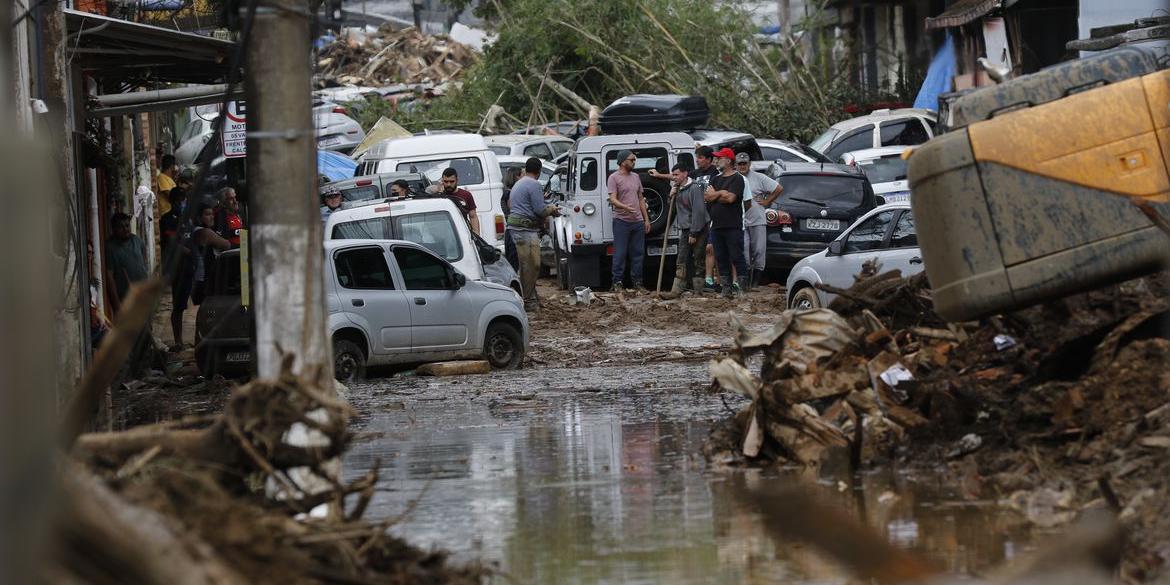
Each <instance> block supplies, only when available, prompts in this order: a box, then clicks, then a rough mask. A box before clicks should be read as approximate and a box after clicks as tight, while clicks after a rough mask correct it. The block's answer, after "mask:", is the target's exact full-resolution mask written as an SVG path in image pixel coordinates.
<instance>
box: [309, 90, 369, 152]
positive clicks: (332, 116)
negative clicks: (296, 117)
mask: <svg viewBox="0 0 1170 585" xmlns="http://www.w3.org/2000/svg"><path fill="white" fill-rule="evenodd" d="M313 127H314V128H316V131H317V148H320V149H322V150H337V151H341V152H349V151H351V150H353V149H354V148H355V147H357V145H359V144H361V142H362V141H363V140H365V139H366V132H365V130H362V125H361V124H358V123H357V120H354V119H353V118H351V117H349V111H348V110H346V109H345V107H344V106H341V105H339V104H335V103H333V102H327V101H319V100H314V101H313Z"/></svg>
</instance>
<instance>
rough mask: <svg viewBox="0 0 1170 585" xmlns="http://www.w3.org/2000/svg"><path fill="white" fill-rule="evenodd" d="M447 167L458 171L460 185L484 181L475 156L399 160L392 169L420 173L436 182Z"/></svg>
mask: <svg viewBox="0 0 1170 585" xmlns="http://www.w3.org/2000/svg"><path fill="white" fill-rule="evenodd" d="M448 168H452V169H455V172H457V173H459V184H460V185H479V184H481V183H483V182H484V178H483V166H481V165H480V164H479V159H478V158H475V157H466V158H445V159H441V160H419V161H412V162H401V163H398V167H397V168H396V169H394V170H396V171H398V172H400V173H422V174H424V175H426V177H427V179H429V180H430V181H431V182H432V183H438V182H439V179H441V178H442V176H443V171H445V170H447V169H448Z"/></svg>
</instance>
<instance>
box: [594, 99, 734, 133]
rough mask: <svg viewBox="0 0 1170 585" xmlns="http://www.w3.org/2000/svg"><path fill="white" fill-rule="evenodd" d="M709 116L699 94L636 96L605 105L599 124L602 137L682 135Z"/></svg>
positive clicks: (705, 121) (704, 122)
mask: <svg viewBox="0 0 1170 585" xmlns="http://www.w3.org/2000/svg"><path fill="white" fill-rule="evenodd" d="M710 113H711V112H710V110H709V109H708V108H707V98H705V97H703V96H701V95H672V94H667V95H649V94H637V95H630V96H626V97H623V98H619V99H617V100H616V101H614V102H613V103H612V104H609V106H607V107H606V108H605V109H604V110H602V111H601V119H600V120H599V122H600V123H601V131H602V132H603V133H605V134H638V133H644V132H686V131H688V130H694V129H695V128H701V127H703V126H706V124H707V118H708V117H709V116H710Z"/></svg>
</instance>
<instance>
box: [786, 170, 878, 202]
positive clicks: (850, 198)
mask: <svg viewBox="0 0 1170 585" xmlns="http://www.w3.org/2000/svg"><path fill="white" fill-rule="evenodd" d="M779 183H780V184H781V185H783V186H784V191H783V192H782V193H781V195H780V202H781V203H783V202H784V201H785V200H788V199H792V200H797V201H815V202H818V203H823V204H825V205H827V206H830V207H848V208H853V207H857V206H859V205H861V203H862V202H863V201H864V199H865V181H863V180H861V179H860V178H859V177H856V176H854V177H850V176H845V175H782V176H781V177H780V178H779Z"/></svg>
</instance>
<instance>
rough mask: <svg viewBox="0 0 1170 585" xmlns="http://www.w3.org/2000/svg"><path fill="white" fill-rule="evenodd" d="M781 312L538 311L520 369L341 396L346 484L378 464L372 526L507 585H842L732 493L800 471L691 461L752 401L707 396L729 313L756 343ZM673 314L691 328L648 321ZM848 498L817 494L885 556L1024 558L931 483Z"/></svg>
mask: <svg viewBox="0 0 1170 585" xmlns="http://www.w3.org/2000/svg"><path fill="white" fill-rule="evenodd" d="M549 292H550V295H549V296H550V297H551V296H552V295H551V291H549ZM777 297H780V298H782V295H781V294H779V292H778V291H776V290H774V289H769V290H767V291H764V292H758V293H753V294H752V295H749V296H748V298H747V299H746V300H744V301H742V302H740V303H737V304H736V305H727V306H722V305H720V304H719V303H721V301H716V300H714V299H702V300H700V301H699V302H698V303H688V302H687V300H685V299H684V300H683V301H681V302H680V303H679V302H676V303H675V304H674V305H669V304H666V303H663V302H661V301H652V300H651V299H649V298H648V297H645V296H643V297H635V298H632V299H621V300H618V299H616V298H607V299H605V303H604V304H601V305H594V306H591V307H568V306H567V305H566V306H564V307H563V308H561V307H558V306H557V303H558V302H559V301H558V299H557V298H552V300H551V302H547V303H546V307H545V310H544V311H543V312H542V314H541V315H540V316H538V317H536V318H535V319H534V327H533V342H532V346H533V354H534V359H533V360H532V362H533V363H530V364H529V365H527V367H525V368H523V369H521V370H518V371H514V372H497V373H493V374H488V375H473V376H460V377H451V378H423V377H415V376H412V375H410V374H406V375H402V374H399V375H397V376H394V377H389V378H381V379H373V380H370V381H369V382H367V383H365V384H361V385H357V386H354V387H353V388H351V400H352V402H353V404H354V405H355V407H356V408H357V410H358V411H359V413H360V416H359V418H358V420H356V421H355V425H354V428H353V430H354V432H355V433H357V434H358V439H357V441H356V444H355V445H354V447H353V448H352V449H351V450H350V451H349V453H348V454H347V456H346V458H345V460H344V466H345V474H346V477H348V478H355V477H359V476H361V475H363V474H364V473H366V472H367V471H368V470H369V469H370V468H371V467H372V466H373V465H374V464H375V461H379V460H380V462H381V465H382V471H381V476H380V480H379V484H378V491H377V494H376V495H375V497H374V499H373V501H372V503H371V506H370V510H369V516H370V517H371V518H373V519H394V520H395V524H394V525H393V527H392V528H391V532H392V533H393V534H395V535H397V536H400V537H402V538H404V539H406V540H407V541H408V542H410V543H412V544H415V545H417V546H419V547H422V548H424V549H427V548H434V549H445V550H448V551H450V552H451V553H453V556H454V559H455V560H457V561H467V562H474V561H482V562H484V563H485V564H487V565H488V566H491V567H494V568H496V569H498V570H500V571H502V572H503V573H505V574H507V575H510V576H511V577H512V578H513V579H515V581H516V582H519V583H660V582H676V583H753V582H761V583H762V582H770V583H781V582H783V583H814V582H815V583H824V582H844V581H845V580H846V576H845V573H844V572H843V571H841V570H840V569H838V568H837V567H836V566H835V565H834V564H832V563H828V562H826V561H824V560H823V559H821V558H820V557H818V556H817V554H816V553H813V552H812V550H811V549H810V548H809V547H807V546H803V545H798V544H796V543H786V542H775V541H774V540H773V539H772V538H771V537H770V536H769V534H768V532H767V531H766V530H765V528H764V527H763V523H762V521H761V518H760V517H759V515H758V513H757V512H756V511H755V509H754V508H752V507H750V506H749V505H747V504H746V503H743V502H740V501H739V500H737V499H736V497H735V496H734V494H733V493H732V490H731V486H732V485H734V484H736V483H739V482H747V483H748V484H750V485H752V486H753V487H763V488H765V489H771V488H772V487H775V488H780V487H784V486H787V485H792V484H793V483H795V482H798V481H801V479H800V478H798V477H797V476H796V472H795V471H793V470H783V469H781V470H776V471H766V472H761V471H759V470H752V471H744V470H734V469H723V468H721V467H720V466H719V464H718V463H713V464H712V463H708V462H707V460H706V459H705V457H704V456H703V454H702V447H703V445H704V443H705V442H706V441H707V437H708V434H709V432H710V430H711V426H712V424H713V423H714V422H715V421H717V420H720V419H723V418H726V417H727V416H728V414H729V412H732V411H734V410H738V409H739V408H741V407H742V406H743V405H744V404H745V402H746V401H745V400H744V399H743V398H741V397H738V396H735V395H732V394H723V395H717V394H712V393H711V392H710V391H709V390H708V386H709V375H708V373H707V359H708V358H709V357H711V356H714V355H716V354H717V353H718V352H719V351H720V348H726V347H727V346H729V345H730V335H729V334H728V332H729V331H730V329H729V327H728V325H727V323H728V321H729V316H730V315H731V314H732V312H734V314H735V315H736V317H737V318H738V319H739V320H741V321H742V322H743V323H745V326H747V327H748V328H749V329H753V330H759V329H762V328H766V327H767V326H769V325H770V321H769V320H770V319H771V318H774V317H775V315H774V314H773V313H772V312H771V307H773V306H774V307H775V309H774V310H775V311H776V312H777V313H778V312H779V304H778V301H777ZM546 298H548V297H546ZM680 304H681V305H682V306H681V307H680V306H679V305H680ZM696 305H697V306H698V307H702V308H703V309H702V310H698V309H696V308H695V307H696ZM672 307H673V308H672ZM707 307H711V309H710V310H708V309H707ZM741 309H742V310H741ZM729 310H730V311H732V312H729ZM672 312H673V313H674V314H676V315H687V316H690V317H692V318H694V319H697V321H696V322H699V321H701V322H702V325H700V326H697V327H688V326H685V323H681V322H679V321H678V320H677V319H676V320H671V321H666V320H660V318H661V317H663V316H664V315H668V314H671V313H672ZM699 314H701V315H703V317H702V318H701V319H699V318H698V317H696V315H699ZM566 315H569V316H571V317H572V318H571V319H569V318H564V317H565V316H566ZM720 321H722V324H721V325H720V324H719V322H720ZM589 323H593V324H594V325H593V326H592V327H587V324H589ZM573 324H576V325H573ZM684 329H685V330H686V331H688V333H686V334H683V333H681V331H682V330H684ZM720 330H722V332H723V333H722V334H720V333H719V331H720ZM561 364H563V365H561ZM849 482H850V477H849V474H848V473H841V474H833V473H831V472H829V473H825V474H823V476H822V478H820V479H819V482H818V483H819V484H820V485H821V487H822V488H823V492H824V494H825V495H826V496H827V497H828V498H829V500H830V501H831V502H834V504H835V505H839V506H840V507H841V508H842V509H843V510H846V511H847V512H848V513H849V514H851V515H856V516H857V517H859V518H863V519H864V522H865V523H866V524H868V525H870V526H872V527H874V528H875V529H876V530H877V532H878V533H880V534H883V535H886V536H887V537H888V539H889V540H890V541H891V542H893V543H894V544H896V545H897V546H899V547H904V548H907V549H911V550H913V551H915V552H917V553H920V554H922V555H923V556H925V557H926V558H928V559H930V560H932V561H933V562H935V563H936V564H937V565H939V566H940V567H943V568H946V569H948V570H951V571H954V572H957V573H965V574H974V573H978V572H980V571H982V570H984V569H987V568H989V567H991V566H993V565H996V564H999V563H1001V562H1003V561H1004V560H1007V559H1010V558H1012V557H1013V556H1014V555H1016V554H1017V553H1018V552H1020V551H1022V550H1024V549H1026V548H1027V547H1028V545H1029V543H1030V541H1031V534H1030V532H1029V531H1028V529H1026V528H1025V527H1024V524H1023V523H1022V522H1021V521H1020V520H1019V519H1018V517H1016V516H1014V515H1012V514H1010V513H1006V512H1002V511H1000V510H999V509H998V508H996V507H995V506H994V502H990V501H965V502H962V503H959V502H958V498H957V497H956V495H955V494H954V493H953V491H951V490H950V489H948V488H946V487H943V486H942V485H940V483H939V482H938V481H937V479H936V478H933V477H931V476H924V475H914V474H910V473H903V472H900V471H898V470H897V469H886V470H883V471H881V472H875V473H871V474H867V475H865V476H864V477H862V478H860V481H859V483H858V484H857V485H850V483H849Z"/></svg>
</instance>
